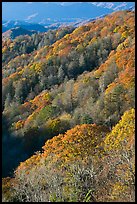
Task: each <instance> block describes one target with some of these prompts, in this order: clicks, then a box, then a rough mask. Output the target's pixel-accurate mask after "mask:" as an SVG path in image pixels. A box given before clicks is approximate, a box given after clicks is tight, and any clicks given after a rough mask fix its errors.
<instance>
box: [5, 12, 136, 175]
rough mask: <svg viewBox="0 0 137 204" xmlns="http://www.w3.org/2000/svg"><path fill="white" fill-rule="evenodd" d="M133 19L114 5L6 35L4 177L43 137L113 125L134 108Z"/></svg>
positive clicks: (37, 146)
mask: <svg viewBox="0 0 137 204" xmlns="http://www.w3.org/2000/svg"><path fill="white" fill-rule="evenodd" d="M134 20H135V19H134V12H131V11H119V12H115V13H112V14H111V15H109V16H106V17H104V18H103V19H98V20H96V21H94V22H91V23H89V24H87V25H85V26H81V27H78V28H76V29H74V28H72V27H67V28H61V29H59V30H54V31H48V32H46V33H39V34H34V35H32V36H20V37H17V38H16V39H15V40H6V41H3V50H2V51H3V56H2V57H3V67H2V74H3V80H2V83H3V87H2V88H3V90H2V91H3V101H2V105H3V118H4V121H5V128H4V133H3V150H4V152H5V150H6V147H7V141H8V144H9V150H8V151H7V152H6V155H5V154H3V162H4V165H3V166H4V168H3V175H4V176H5V175H9V174H10V173H11V174H12V172H13V168H15V167H16V166H17V165H18V162H19V161H24V160H25V159H26V158H28V157H30V156H31V155H33V153H34V152H35V151H37V150H41V147H42V146H43V144H44V142H45V140H47V139H49V138H52V137H53V136H55V135H58V134H59V133H61V134H62V133H64V132H65V131H66V130H68V129H70V128H72V127H75V126H76V125H79V124H92V123H95V124H97V125H106V126H108V128H109V129H110V130H111V129H112V127H113V126H114V125H116V124H117V123H118V121H119V120H120V118H121V116H122V115H123V113H124V112H125V111H126V110H129V109H130V108H134V106H135V88H134V87H135V82H134V78H135V34H134ZM5 131H8V137H7V132H5ZM9 141H10V142H9ZM16 146H18V148H16ZM15 149H16V151H15ZM17 154H18V155H19V156H18V159H17V158H16V155H17ZM5 158H6V159H5ZM13 161H14V162H13ZM7 164H8V169H7V168H6V165H7Z"/></svg>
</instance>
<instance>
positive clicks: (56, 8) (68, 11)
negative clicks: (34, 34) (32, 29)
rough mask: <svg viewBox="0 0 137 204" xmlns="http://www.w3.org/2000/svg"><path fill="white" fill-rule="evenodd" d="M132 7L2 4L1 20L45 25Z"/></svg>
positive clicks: (131, 4) (127, 4)
mask: <svg viewBox="0 0 137 204" xmlns="http://www.w3.org/2000/svg"><path fill="white" fill-rule="evenodd" d="M134 6H135V2H3V3H2V19H3V20H21V21H26V22H30V23H32V22H33V23H40V24H47V23H48V22H50V21H52V23H53V21H54V23H55V22H57V21H59V20H63V19H64V20H67V21H68V19H70V21H76V20H79V18H80V19H84V20H85V19H87V18H95V17H97V16H100V15H104V14H109V13H111V12H113V11H116V10H123V9H129V8H130V7H134Z"/></svg>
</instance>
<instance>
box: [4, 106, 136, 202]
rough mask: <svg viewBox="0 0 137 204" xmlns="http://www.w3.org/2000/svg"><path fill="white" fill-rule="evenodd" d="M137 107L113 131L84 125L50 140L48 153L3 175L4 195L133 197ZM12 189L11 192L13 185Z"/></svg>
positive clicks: (30, 198) (38, 198)
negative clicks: (12, 174)
mask: <svg viewBox="0 0 137 204" xmlns="http://www.w3.org/2000/svg"><path fill="white" fill-rule="evenodd" d="M134 131H135V112H134V109H131V110H129V111H126V112H125V113H124V115H123V116H122V119H121V120H120V121H119V123H118V124H117V125H116V126H115V127H114V128H113V129H112V131H111V132H110V133H109V131H108V129H107V128H106V127H104V126H99V125H98V126H97V125H95V124H83V125H78V126H76V127H75V128H73V129H71V130H68V131H67V132H66V133H65V134H59V135H58V136H56V137H53V139H51V140H48V141H47V142H46V143H45V146H44V147H43V150H44V151H43V153H41V154H40V153H37V154H36V155H33V156H32V157H31V158H29V159H28V160H26V161H25V162H22V163H21V164H20V166H19V167H18V168H17V170H16V172H15V178H13V179H9V178H6V179H3V194H4V195H3V198H4V200H5V201H6V200H8V201H23V202H30V201H32V202H43V201H46V202H48V201H50V202H59V201H62V202H74V201H76V202H78V201H82V202H85V201H86V202H88V201H90V202H93V201H96V202H110V201H111V202H114V201H119V202H127V201H129V202H133V201H134V196H135V194H134V193H135V188H134V185H135V180H134V174H135V147H134V142H135V141H134V140H135V136H134V134H135V132H134ZM9 189H10V194H9V193H8V190H9Z"/></svg>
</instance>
